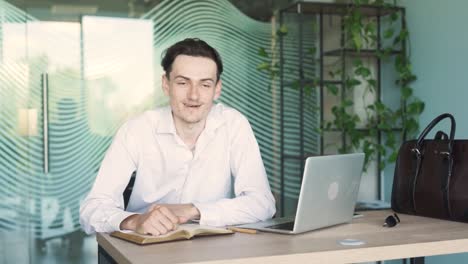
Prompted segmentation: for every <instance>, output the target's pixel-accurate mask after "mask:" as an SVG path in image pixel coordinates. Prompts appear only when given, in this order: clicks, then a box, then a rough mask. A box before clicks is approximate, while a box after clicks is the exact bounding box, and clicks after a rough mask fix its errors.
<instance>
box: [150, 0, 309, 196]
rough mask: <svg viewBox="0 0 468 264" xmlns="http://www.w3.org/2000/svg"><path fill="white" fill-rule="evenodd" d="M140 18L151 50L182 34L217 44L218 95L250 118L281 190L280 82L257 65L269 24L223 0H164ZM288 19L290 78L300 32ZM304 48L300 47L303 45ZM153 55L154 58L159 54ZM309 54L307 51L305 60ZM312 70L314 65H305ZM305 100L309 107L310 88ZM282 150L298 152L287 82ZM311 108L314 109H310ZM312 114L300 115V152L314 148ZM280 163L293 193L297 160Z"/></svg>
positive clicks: (295, 99)
mask: <svg viewBox="0 0 468 264" xmlns="http://www.w3.org/2000/svg"><path fill="white" fill-rule="evenodd" d="M144 18H145V19H151V20H153V21H154V25H155V33H154V43H155V46H156V47H155V49H156V52H155V54H161V52H162V51H163V50H164V49H165V48H166V47H167V46H169V45H171V44H172V43H174V42H176V41H178V40H182V39H184V38H186V37H199V38H201V39H204V40H206V41H207V42H208V43H210V44H211V45H213V46H214V47H215V48H216V49H218V50H219V52H220V53H221V55H222V57H223V62H224V65H225V69H226V70H225V72H224V73H223V77H222V80H223V95H222V96H221V98H220V101H221V102H223V103H225V104H227V105H230V106H233V107H235V108H236V109H239V110H240V111H241V112H242V113H244V114H245V115H246V116H247V118H248V119H249V121H250V122H251V124H252V127H253V130H254V132H255V134H256V137H257V139H258V142H259V145H260V149H261V152H262V157H263V160H264V162H265V167H266V169H267V173H268V175H269V180H270V184H271V186H272V189H273V191H274V192H275V193H277V194H278V193H279V192H280V188H281V186H280V175H279V174H280V144H279V142H280V112H279V108H280V101H279V94H280V90H279V89H280V86H279V82H278V81H277V82H276V83H275V84H274V85H272V84H271V80H270V79H269V76H268V75H267V74H265V73H261V72H258V71H257V70H256V67H257V65H258V64H260V63H261V62H262V61H263V60H264V59H263V58H262V57H261V56H259V55H258V50H259V48H260V47H263V48H268V47H270V45H271V24H270V23H262V22H258V21H255V20H252V19H250V18H249V17H247V16H245V15H244V14H242V13H241V12H239V11H238V10H237V9H236V8H235V7H233V6H232V5H231V4H230V3H229V2H228V1H215V0H211V1H203V2H200V1H164V2H162V3H161V4H160V5H159V6H158V7H157V8H155V9H154V10H153V11H151V12H149V13H148V14H147V15H146V16H145V17H144ZM293 23H294V21H291V22H290V23H289V24H290V25H291V27H290V28H289V32H288V36H287V38H286V39H285V57H284V60H285V61H286V62H287V64H286V65H287V67H288V68H289V71H288V75H289V76H290V78H289V79H290V80H294V79H297V78H298V76H299V74H298V68H299V61H298V56H299V52H298V50H299V47H298V45H299V44H298V40H299V37H298V36H299V32H298V30H297V29H295V28H296V27H294V26H293ZM302 33H303V38H304V43H305V44H304V47H307V45H308V44H309V47H310V46H311V45H310V44H311V43H312V42H313V41H314V37H313V34H312V31H311V30H308V29H304V30H303V32H302ZM304 49H305V48H304ZM158 59H159V57H158V58H156V60H158ZM311 60H312V58H309V57H307V58H306V63H307V62H309V63H308V65H313V63H311ZM307 71H308V73H309V74H311V75H312V74H314V72H315V71H314V69H313V68H312V69H307ZM272 87H273V88H272ZM305 101H307V102H306V103H305V105H304V108H305V107H309V109H314V107H315V106H316V105H317V102H316V96H315V93H312V94H311V96H309V97H308V99H306V100H305ZM284 107H285V122H284V124H285V153H286V154H292V155H298V153H299V145H300V144H299V140H300V138H299V132H298V131H299V112H300V110H299V95H298V92H297V91H296V90H294V89H292V88H291V87H285V106H284ZM311 111H312V112H314V111H315V110H311ZM316 124H317V116H316V115H315V113H314V114H313V115H307V116H305V119H304V131H305V132H304V140H305V141H306V143H305V152H308V153H317V151H316V150H317V149H318V146H317V142H318V138H317V134H316V132H314V131H315V127H316ZM286 163H287V164H286V166H285V195H286V196H287V197H291V198H297V196H298V194H299V187H300V181H301V172H300V161H297V160H287V161H286Z"/></svg>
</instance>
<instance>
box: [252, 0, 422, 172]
mask: <svg viewBox="0 0 468 264" xmlns="http://www.w3.org/2000/svg"><path fill="white" fill-rule="evenodd" d="M362 5H375V6H378V7H379V8H381V9H382V10H383V11H388V13H389V15H388V18H387V21H386V22H387V23H386V27H384V30H383V31H382V34H381V43H386V44H385V46H380V47H377V43H378V40H379V36H378V35H377V34H378V32H379V30H378V28H377V27H378V25H377V21H376V19H375V18H369V17H367V16H365V15H364V14H362V12H361V10H362V9H361V7H362ZM401 15H402V14H401V13H399V12H397V9H395V3H394V4H388V3H385V2H384V1H383V0H376V1H373V2H372V3H370V1H369V0H352V1H351V4H350V5H347V9H346V14H345V15H344V18H343V25H342V26H343V29H344V32H345V38H344V39H345V43H344V45H345V47H346V48H348V49H351V50H354V51H355V52H356V53H357V55H360V54H361V53H362V52H364V51H363V50H365V49H376V50H377V56H378V58H379V59H381V60H382V61H389V60H391V59H394V66H395V70H396V73H397V78H396V81H395V84H396V85H397V86H398V87H399V89H400V94H401V96H400V105H399V107H397V108H396V109H395V108H391V107H390V106H388V105H386V104H384V103H383V102H381V101H380V100H379V98H376V100H374V101H373V102H368V103H365V104H364V105H363V108H364V109H363V110H364V112H365V120H366V122H365V123H364V124H363V120H361V119H362V118H361V117H360V115H358V114H357V113H356V111H355V110H354V109H353V108H354V107H355V105H354V101H353V100H352V97H351V96H350V94H353V93H354V91H355V89H356V88H357V87H360V88H362V87H363V88H364V91H365V92H364V93H363V97H366V96H369V95H374V96H375V95H376V92H377V88H378V83H377V80H376V78H375V77H373V75H372V69H371V67H370V66H368V65H367V64H366V63H365V62H364V61H363V60H362V59H359V56H356V57H354V59H353V60H352V69H351V70H350V71H346V72H345V71H343V69H335V70H331V71H329V72H328V75H329V76H330V77H331V78H332V79H335V78H339V79H341V80H343V84H342V88H341V87H338V86H337V85H336V84H335V83H333V82H325V83H323V86H324V88H325V91H326V92H327V93H329V94H330V95H332V96H341V100H340V102H339V103H338V104H337V105H334V106H333V107H332V109H331V112H332V119H331V120H328V121H325V122H324V123H323V124H322V127H321V128H320V129H319V131H320V133H327V132H330V131H338V132H341V133H342V134H344V135H345V136H346V139H347V140H345V142H342V144H341V146H340V147H339V148H338V151H339V152H340V153H346V152H353V151H356V150H362V151H363V152H364V153H365V154H366V167H367V165H368V164H369V161H372V160H376V159H377V157H378V156H380V157H383V158H381V159H380V164H378V166H379V169H383V168H384V167H385V166H386V164H387V163H392V162H394V161H395V160H396V157H397V153H398V147H399V144H400V142H401V141H402V140H404V139H405V138H411V137H414V136H415V134H416V133H417V131H418V129H419V123H418V119H419V116H420V114H421V113H422V112H423V110H424V102H422V101H421V100H419V99H418V98H416V97H415V96H414V95H413V90H412V88H411V83H412V82H414V81H415V80H416V76H415V75H414V74H413V72H412V69H411V62H410V59H409V56H408V54H407V52H406V45H405V43H406V42H407V40H408V37H409V33H408V30H407V29H406V25H405V22H404V19H405V18H404V17H400V16H401ZM399 19H402V21H403V23H402V24H398V23H397V22H398V21H399ZM313 28H314V30H316V29H315V25H314V26H313ZM285 34H287V28H286V27H285V26H284V25H281V26H280V29H279V30H278V31H277V32H276V35H275V36H274V41H277V37H278V36H284V35H285ZM316 50H317V48H316V47H310V48H309V52H310V53H312V54H315V51H316ZM396 50H400V52H398V53H397V54H395V55H394V56H392V55H393V54H394V53H395V51H396ZM270 54H271V55H272V56H269V55H268V53H267V52H266V50H265V49H260V51H259V55H261V56H262V57H264V58H265V61H264V62H263V63H262V64H260V65H259V66H258V68H257V69H258V70H261V71H266V72H268V73H269V75H270V78H271V80H272V81H276V77H277V76H278V74H279V69H278V64H277V60H275V59H274V58H277V50H273V49H272V50H271V51H270ZM361 55H362V54H361ZM343 58H344V54H343ZM297 83H299V81H297ZM313 86H315V87H320V82H319V81H318V80H317V78H315V79H314V80H313V82H312V86H306V87H304V89H305V91H306V93H305V94H306V96H310V91H311V90H312V89H310V88H311V87H313ZM293 88H294V87H293ZM295 88H296V89H298V88H299V85H296V86H295ZM363 101H365V100H363ZM361 116H362V115H361ZM395 132H400V136H399V137H398V136H397V135H396V133H395ZM379 135H380V136H382V140H376V139H377V138H378V137H379Z"/></svg>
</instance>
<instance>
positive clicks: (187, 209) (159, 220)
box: [120, 204, 200, 236]
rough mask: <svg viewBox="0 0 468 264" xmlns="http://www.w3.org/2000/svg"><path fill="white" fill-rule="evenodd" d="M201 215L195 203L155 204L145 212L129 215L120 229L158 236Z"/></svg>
mask: <svg viewBox="0 0 468 264" xmlns="http://www.w3.org/2000/svg"><path fill="white" fill-rule="evenodd" d="M199 217H200V212H199V211H198V209H197V208H196V207H195V206H193V204H154V205H152V206H150V208H149V209H148V211H147V212H146V213H144V214H140V215H139V214H135V215H131V216H129V217H127V218H126V219H125V220H123V221H122V223H121V224H120V229H126V230H133V231H136V232H137V233H140V234H151V235H155V236H157V235H163V234H166V233H167V232H169V231H172V230H175V229H176V228H177V225H178V224H183V223H186V222H187V221H189V220H192V219H197V218H199Z"/></svg>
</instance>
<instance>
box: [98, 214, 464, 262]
mask: <svg viewBox="0 0 468 264" xmlns="http://www.w3.org/2000/svg"><path fill="white" fill-rule="evenodd" d="M362 214H363V215H364V217H361V218H357V219H354V220H353V221H352V223H350V224H343V225H339V226H335V227H331V228H325V229H321V230H316V231H313V232H308V233H304V234H301V235H280V234H272V233H263V232H261V233H258V234H254V235H249V234H242V233H235V234H234V235H226V236H213V237H199V238H195V239H193V240H187V241H178V242H169V243H163V244H153V245H147V246H138V245H135V244H131V243H129V242H125V241H123V240H120V239H117V238H113V237H110V236H109V235H108V234H98V235H97V241H98V244H99V246H100V247H101V250H104V251H105V252H101V253H106V252H107V253H108V254H109V255H110V256H111V257H112V258H113V259H115V260H116V261H117V262H118V263H206V262H209V263H247V262H248V263H321V264H323V263H353V262H367V261H376V260H388V259H401V258H410V257H420V256H432V255H441V254H452V253H461V252H468V224H465V223H458V222H451V221H443V220H437V219H432V218H424V217H417V216H410V215H399V216H400V219H401V223H400V224H398V225H397V226H395V227H392V228H388V227H382V224H383V222H384V219H385V217H386V216H388V215H389V214H390V212H389V211H366V212H362ZM346 238H354V239H359V240H363V241H365V242H366V244H365V245H361V246H343V245H340V244H339V243H338V241H341V240H343V239H346Z"/></svg>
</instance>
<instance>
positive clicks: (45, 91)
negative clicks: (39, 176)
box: [41, 73, 49, 174]
mask: <svg viewBox="0 0 468 264" xmlns="http://www.w3.org/2000/svg"><path fill="white" fill-rule="evenodd" d="M41 83H42V124H43V142H42V143H43V149H44V153H43V154H44V174H48V173H49V75H48V74H47V73H43V74H41Z"/></svg>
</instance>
